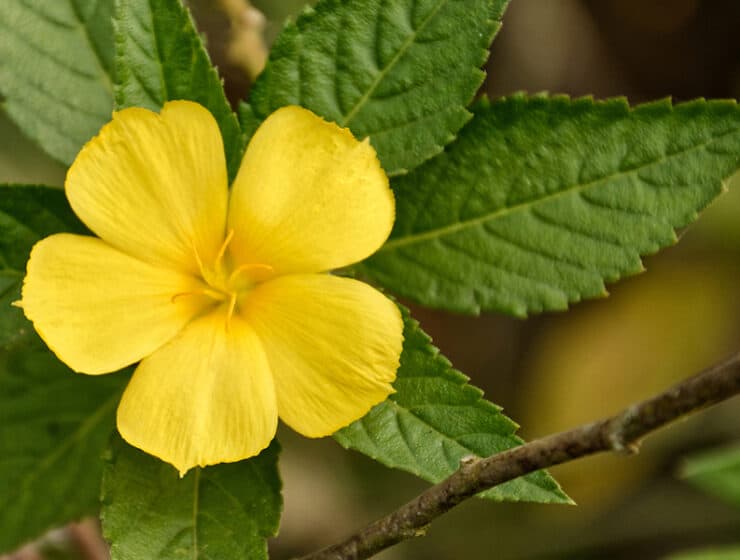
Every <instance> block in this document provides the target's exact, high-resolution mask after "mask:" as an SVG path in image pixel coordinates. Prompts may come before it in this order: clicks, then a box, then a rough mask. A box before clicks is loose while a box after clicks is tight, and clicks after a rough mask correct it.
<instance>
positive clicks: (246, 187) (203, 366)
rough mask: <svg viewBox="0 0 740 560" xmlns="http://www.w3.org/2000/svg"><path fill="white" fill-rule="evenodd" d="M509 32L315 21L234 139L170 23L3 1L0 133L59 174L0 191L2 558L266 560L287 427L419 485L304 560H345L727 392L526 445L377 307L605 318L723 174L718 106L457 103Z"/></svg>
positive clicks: (735, 124) (359, 4) (726, 147)
mask: <svg viewBox="0 0 740 560" xmlns="http://www.w3.org/2000/svg"><path fill="white" fill-rule="evenodd" d="M507 4H508V2H507V1H506V0H469V1H465V2H460V1H445V0H440V1H434V2H422V1H416V0H384V1H381V0H320V1H319V2H318V3H317V4H316V6H315V8H311V9H307V10H305V11H304V12H303V13H302V15H300V16H299V17H298V18H297V19H296V20H295V21H294V22H289V23H288V24H286V26H285V28H284V29H283V30H282V32H281V34H280V36H279V37H278V39H277V40H276V42H275V44H274V46H273V48H272V50H271V53H270V57H269V60H268V62H267V65H266V67H265V69H264V71H263V72H262V73H261V74H260V76H259V77H258V78H257V80H256V82H255V84H254V86H253V88H252V91H251V93H250V96H249V99H248V100H245V101H243V102H242V103H241V104H240V106H239V108H238V111H237V113H234V112H233V111H232V109H231V107H230V105H229V103H228V102H227V100H226V97H225V95H224V91H223V88H222V83H221V79H220V78H219V76H218V74H217V72H216V69H215V68H214V67H213V66H212V65H211V62H210V60H209V58H208V55H207V54H206V51H205V50H204V47H203V44H202V41H201V38H200V36H199V35H198V34H197V32H196V30H195V28H194V25H193V22H192V20H191V18H190V16H189V13H188V11H187V9H186V8H185V7H184V6H183V4H182V3H181V1H180V0H59V1H54V2H50V1H48V0H7V1H4V2H2V3H0V28H2V29H3V30H5V31H3V34H2V35H1V36H0V60H1V61H2V62H0V93H1V94H2V95H3V98H4V103H3V107H4V111H5V113H6V114H7V116H8V117H10V118H11V119H12V120H13V121H14V122H15V123H16V124H17V125H18V127H19V128H20V129H21V130H22V131H23V132H24V133H25V134H26V135H27V136H28V137H29V138H31V139H33V140H34V141H35V142H36V143H37V144H38V145H39V146H40V147H41V148H42V149H44V150H45V151H46V152H47V153H48V154H49V155H51V156H52V157H54V158H55V159H57V160H58V161H60V162H61V163H63V164H65V165H67V166H68V167H69V169H68V172H67V179H66V182H65V184H64V189H63V190H62V189H60V188H58V187H59V185H57V186H38V185H2V186H0V233H2V236H1V237H0V265H1V266H2V268H0V503H2V504H3V507H1V508H0V552H4V551H10V550H13V549H14V548H16V547H18V546H20V545H22V544H23V543H25V542H27V541H29V540H31V539H33V538H35V537H37V536H39V535H40V534H42V533H43V532H44V531H46V530H47V529H50V528H52V527H55V526H58V525H62V524H64V523H67V522H69V521H71V520H75V519H78V518H80V517H82V516H85V515H89V514H93V513H96V512H100V514H101V518H102V524H103V532H104V535H105V537H106V539H107V540H108V541H109V543H110V545H111V556H112V558H113V559H114V560H140V559H142V560H143V559H149V558H160V559H169V558H181V557H188V558H209V559H218V560H230V559H237V558H240V559H242V558H250V559H252V558H254V559H259V558H266V557H267V545H266V539H268V538H269V537H272V536H274V535H275V534H276V533H277V530H278V524H279V519H280V513H281V508H282V501H281V494H280V490H281V483H280V479H279V475H278V454H279V445H278V443H277V441H276V440H274V436H275V432H276V426H277V421H278V418H280V419H281V420H282V421H283V422H285V423H286V424H287V425H289V426H290V427H292V428H293V429H294V430H295V431H297V432H299V433H301V434H303V435H306V436H308V437H323V436H328V435H332V436H333V437H334V438H335V439H336V440H337V441H338V442H339V443H340V444H341V445H342V446H344V447H346V448H348V449H354V450H357V451H359V452H361V453H364V454H366V455H368V456H369V457H371V458H372V459H374V460H376V461H378V462H380V463H382V464H384V465H386V466H388V467H392V468H397V469H401V470H404V471H407V472H410V473H413V474H415V475H417V476H419V477H421V478H423V479H424V480H427V481H430V482H433V483H441V484H440V485H438V486H435V487H433V488H432V489H431V490H429V491H428V493H426V494H424V495H423V496H422V497H421V498H420V499H419V500H417V501H414V502H411V503H410V504H408V506H406V507H405V508H402V509H400V510H398V512H396V513H395V514H393V515H391V516H389V517H388V518H386V519H384V520H381V522H378V523H376V524H375V525H372V526H370V527H369V528H368V529H367V530H366V531H363V532H360V533H358V534H357V535H355V536H353V537H352V538H350V539H349V540H348V541H347V542H346V543H343V544H340V545H337V546H336V547H334V548H333V549H330V550H328V551H325V552H323V553H321V552H320V553H317V554H316V555H314V556H312V557H315V558H364V557H368V556H369V555H371V554H373V553H375V552H377V551H379V550H381V549H382V548H384V547H386V546H390V545H391V544H394V543H396V542H398V541H400V540H402V539H404V538H409V537H410V536H413V535H417V534H420V533H421V532H422V530H423V528H424V526H425V525H426V524H428V523H429V522H430V521H431V520H433V519H434V518H435V517H436V516H438V515H440V514H441V513H443V512H444V511H446V510H447V509H449V508H451V507H453V506H454V505H456V504H457V503H459V502H460V501H462V500H463V499H465V498H467V497H470V496H472V495H476V494H477V495H479V496H480V497H482V498H484V499H492V500H497V501H529V502H536V503H549V504H558V503H569V502H570V499H569V498H568V496H567V495H566V494H565V493H564V492H563V491H562V490H561V488H560V487H559V485H558V484H557V483H556V482H555V481H554V480H553V479H552V478H551V477H550V476H549V475H548V474H547V473H546V472H545V471H543V470H540V469H541V468H543V467H547V466H550V465H552V464H557V463H559V462H563V461H567V460H571V459H574V458H577V457H580V456H583V455H586V454H589V453H594V452H597V451H605V450H624V449H631V448H633V447H634V446H635V445H636V443H635V442H637V441H638V440H639V439H640V438H641V437H642V436H643V435H645V434H647V433H648V432H649V431H650V430H652V429H654V428H656V427H659V426H661V425H662V424H664V423H665V422H667V421H670V420H672V419H674V418H676V417H677V416H679V415H681V414H683V413H686V412H689V411H692V410H694V409H697V408H699V407H701V406H704V405H707V404H712V403H714V402H718V401H719V400H722V399H725V398H729V397H730V396H732V395H734V394H735V393H737V392H738V391H740V381H739V380H738V375H737V370H738V367H737V360H736V359H735V360H730V361H729V362H727V363H726V364H722V365H721V366H719V367H717V368H714V369H711V370H709V371H708V372H707V373H706V374H704V375H702V376H699V377H697V378H695V380H691V381H689V382H687V383H686V384H684V385H681V386H680V387H678V388H677V389H676V390H675V391H672V392H669V393H666V394H665V395H659V396H658V397H656V398H655V399H653V400H651V401H648V402H647V403H644V404H643V405H638V406H636V407H634V408H631V409H629V410H628V411H627V413H625V414H624V415H621V416H620V415H617V416H615V417H612V418H609V419H606V420H604V421H602V422H601V423H596V424H594V425H590V426H586V427H583V428H581V429H576V430H573V431H571V432H567V433H565V434H559V435H557V436H552V437H551V438H545V439H543V440H538V441H537V442H533V443H532V444H529V445H522V443H523V442H522V441H521V440H520V439H519V438H518V437H517V436H516V435H515V431H516V425H515V424H514V423H513V422H512V421H511V420H509V419H508V418H507V417H506V416H505V415H504V414H503V413H502V412H501V410H500V409H499V408H498V407H497V406H496V405H494V404H493V403H491V402H489V401H487V400H485V399H484V398H483V396H482V392H481V391H480V390H478V389H476V388H475V387H473V386H472V385H470V384H469V383H468V380H467V378H466V377H465V376H463V375H462V374H461V373H459V372H458V371H457V370H455V369H453V367H452V366H451V364H450V363H449V362H448V361H447V360H446V359H445V358H444V357H443V356H442V355H440V354H439V352H438V351H437V349H436V348H435V347H434V346H433V345H432V344H431V341H430V339H429V337H428V336H427V335H426V334H425V333H424V332H423V331H422V330H421V327H420V325H419V324H418V323H417V322H416V321H415V320H414V319H413V318H412V317H411V315H410V313H409V312H408V311H407V310H406V309H405V308H403V307H402V306H401V305H400V304H398V303H396V300H395V299H391V298H392V297H393V296H398V297H403V298H406V299H407V300H410V301H413V302H415V303H416V304H418V305H420V306H427V307H430V308H435V309H446V310H452V311H456V312H462V313H470V314H478V313H481V312H491V311H497V312H502V313H507V314H510V315H513V316H516V317H526V316H528V315H530V314H533V313H538V312H542V311H563V310H566V309H567V308H568V307H569V306H570V305H571V304H574V303H576V302H579V301H580V300H583V299H587V298H593V297H598V296H603V295H605V294H606V289H605V283H607V282H615V281H617V280H619V279H620V278H622V277H624V276H627V275H631V274H635V273H637V272H640V271H641V270H642V262H641V259H640V257H641V255H646V254H651V253H654V252H656V251H658V250H659V249H660V248H662V247H665V246H668V245H670V244H672V243H674V242H675V241H676V230H677V229H678V228H683V227H684V226H687V225H688V224H689V223H691V222H692V221H693V220H694V219H695V218H696V216H697V213H698V212H699V211H700V210H702V209H703V208H704V207H706V206H707V205H708V204H709V203H710V202H711V201H712V200H713V199H714V198H715V197H716V196H718V195H719V194H720V193H721V192H722V190H723V186H722V185H723V180H724V179H726V178H727V177H729V176H730V175H731V174H733V173H734V172H735V171H736V170H737V169H738V167H739V166H740V110H738V108H737V105H736V103H735V102H734V101H705V100H696V101H692V102H688V103H683V104H676V105H674V104H673V103H671V102H670V101H668V100H662V101H657V102H653V103H648V104H645V105H640V106H636V107H630V106H629V105H628V104H627V102H626V101H625V100H624V99H611V100H606V101H594V100H593V99H591V98H580V99H570V98H568V97H566V96H561V95H545V94H540V95H526V94H521V93H520V94H513V95H511V96H507V97H504V98H500V99H493V100H489V99H486V98H482V99H478V100H473V98H474V96H475V93H476V90H477V89H478V87H479V86H480V84H481V82H482V79H483V72H482V71H481V70H480V67H481V65H482V64H483V63H484V61H485V59H486V56H487V49H488V47H489V45H490V43H491V41H492V40H493V38H494V36H495V35H496V32H497V31H498V29H499V28H500V25H501V20H502V18H503V15H504V11H505V9H506V7H507ZM42 38H43V39H42ZM382 292H386V294H387V295H386V294H384V293H382ZM135 364H138V365H135ZM129 366H132V367H129ZM116 370H120V371H116ZM74 372H80V373H84V374H90V375H84V376H80V375H75V373H74ZM112 372H116V373H114V374H112V375H100V374H107V373H112ZM119 436H120V437H119ZM485 458H490V459H485ZM448 477H449V478H448ZM320 513H321V512H317V514H320Z"/></svg>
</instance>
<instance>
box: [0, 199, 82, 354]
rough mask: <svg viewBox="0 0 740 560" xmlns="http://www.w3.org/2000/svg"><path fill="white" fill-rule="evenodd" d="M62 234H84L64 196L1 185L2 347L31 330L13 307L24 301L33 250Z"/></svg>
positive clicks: (0, 278)
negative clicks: (45, 239) (23, 287)
mask: <svg viewBox="0 0 740 560" xmlns="http://www.w3.org/2000/svg"><path fill="white" fill-rule="evenodd" d="M60 231H67V232H74V233H83V232H85V231H86V229H85V226H83V225H82V223H81V222H80V221H79V220H78V219H77V217H76V216H75V215H74V214H73V213H72V209H71V208H70V207H69V204H68V203H67V199H66V198H65V196H64V193H63V192H62V191H61V190H59V189H55V188H51V187H42V186H31V185H0V347H2V346H3V345H7V344H10V343H11V342H12V341H13V340H15V339H16V338H18V337H19V336H24V335H25V334H26V333H27V331H28V330H29V329H30V326H29V324H28V322H27V321H26V319H25V318H24V317H23V313H22V312H21V311H20V310H19V309H16V308H14V307H11V306H10V304H11V303H12V302H14V301H16V300H18V299H20V285H21V282H22V281H23V276H24V274H25V269H26V261H27V260H28V255H29V253H30V252H31V247H32V246H33V244H34V243H36V241H38V240H40V239H41V238H43V237H46V236H48V235H51V234H52V233H57V232H60Z"/></svg>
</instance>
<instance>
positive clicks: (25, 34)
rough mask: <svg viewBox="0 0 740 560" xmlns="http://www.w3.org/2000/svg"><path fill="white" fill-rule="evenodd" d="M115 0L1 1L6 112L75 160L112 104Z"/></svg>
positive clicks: (61, 156)
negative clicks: (113, 10) (112, 18)
mask: <svg viewBox="0 0 740 560" xmlns="http://www.w3.org/2000/svg"><path fill="white" fill-rule="evenodd" d="M112 9H113V0H54V1H53V2H49V1H48V0H5V1H3V2H0V94H1V95H2V96H3V97H4V101H3V107H4V109H5V111H6V112H7V114H8V116H9V117H10V118H11V119H12V120H13V121H15V123H16V124H17V125H18V126H19V127H20V129H21V130H22V131H23V132H24V133H25V134H26V135H27V136H28V137H29V138H31V139H32V140H34V141H35V142H36V143H37V144H38V145H39V146H41V147H42V148H43V149H44V150H45V151H46V152H47V153H48V154H49V155H51V156H52V157H53V158H55V159H57V160H58V161H60V162H62V163H64V164H70V163H71V162H72V160H73V159H74V157H75V156H76V155H77V152H78V151H79V150H80V148H81V147H82V146H83V144H84V143H85V142H87V141H88V140H89V139H90V138H92V137H93V136H94V135H95V134H97V132H98V130H99V129H100V127H101V126H102V125H103V124H104V123H105V122H107V121H109V120H110V116H111V111H112V109H113V86H112V80H111V75H112V71H113V64H112V60H113V33H112V24H111V13H112Z"/></svg>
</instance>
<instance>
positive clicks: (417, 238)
mask: <svg viewBox="0 0 740 560" xmlns="http://www.w3.org/2000/svg"><path fill="white" fill-rule="evenodd" d="M738 131H740V128H735V129H732V130H730V131H728V132H725V133H723V134H720V135H718V136H715V137H713V138H711V139H710V140H707V141H706V142H702V143H700V144H695V145H693V146H691V147H689V148H685V149H683V150H679V151H676V152H672V153H671V154H668V155H664V156H661V157H660V158H658V159H656V160H653V161H650V162H648V163H645V164H642V165H638V166H637V167H633V168H632V169H628V170H626V171H617V172H616V173H612V174H611V175H607V176H605V177H601V178H599V179H596V180H594V181H589V182H588V183H579V184H575V185H571V186H568V187H565V188H564V189H562V190H559V191H557V192H554V193H552V194H548V195H546V196H543V197H541V198H537V199H535V200H528V201H526V202H522V203H520V204H515V205H513V206H508V207H504V208H499V209H498V210H494V211H493V212H488V213H486V214H483V215H481V216H478V217H476V218H471V219H469V220H463V221H460V222H455V223H452V224H449V225H447V226H444V227H440V228H435V229H431V230H427V231H423V232H421V233H415V234H411V235H406V236H403V237H397V238H395V239H391V240H390V241H388V242H387V243H386V244H385V245H383V247H381V248H380V249H379V250H378V253H382V252H385V251H394V250H396V249H399V248H402V247H405V246H407V245H412V244H415V243H420V242H423V241H427V240H430V239H436V238H439V237H444V236H447V235H451V234H453V233H457V232H458V231H461V230H464V229H468V228H472V227H475V226H478V225H480V224H482V223H484V222H488V221H492V220H495V219H498V218H502V217H504V216H507V215H509V214H513V213H514V212H518V211H525V210H529V209H530V208H532V207H533V206H535V205H537V204H542V203H545V202H548V201H550V200H555V199H557V198H560V197H562V196H565V195H568V194H571V193H573V192H579V191H581V192H582V191H586V190H588V189H591V188H593V187H595V186H598V185H601V184H603V183H607V182H609V181H612V180H615V179H620V178H623V177H628V176H630V175H633V174H635V173H639V172H640V171H643V170H645V169H647V168H649V167H652V166H655V165H660V164H661V163H664V162H666V161H668V160H670V159H673V158H676V157H680V156H683V155H685V154H687V153H690V152H693V151H697V150H701V149H704V148H706V147H707V146H709V145H711V144H713V143H715V142H717V141H719V140H721V139H723V138H725V137H726V136H731V135H733V134H737V133H738Z"/></svg>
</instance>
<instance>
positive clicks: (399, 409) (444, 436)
mask: <svg viewBox="0 0 740 560" xmlns="http://www.w3.org/2000/svg"><path fill="white" fill-rule="evenodd" d="M387 403H388V404H389V405H390V406H391V407H393V408H394V409H395V410H396V414H400V413H401V412H406V413H407V414H409V415H410V416H412V417H413V418H414V419H416V420H417V421H418V422H420V423H422V424H423V425H424V426H427V427H428V428H429V429H430V430H432V431H433V432H434V433H436V434H438V435H439V436H440V439H443V440H445V441H448V442H451V443H454V444H455V445H459V446H460V447H462V448H463V449H465V450H466V451H469V452H470V453H471V454H473V455H475V456H476V457H480V455H478V454H477V453H476V452H475V451H473V450H472V449H471V448H470V447H468V446H467V445H463V444H462V443H460V442H459V441H458V440H457V439H455V438H454V437H452V436H450V435H448V434H445V433H444V432H441V431H439V430H438V429H437V428H435V427H434V426H433V425H431V424H430V423H429V422H427V421H426V420H424V419H422V418H419V417H418V416H417V415H416V414H414V413H413V412H412V411H411V410H410V409H408V408H405V407H403V406H401V405H400V404H398V403H397V402H395V401H393V400H388V401H387ZM467 407H469V408H475V407H476V405H475V404H471V405H467ZM399 432H400V430H399ZM472 433H474V432H471V434H472ZM479 433H481V434H485V435H493V434H491V432H479ZM465 435H470V434H465ZM495 435H497V436H501V437H510V438H515V439H519V438H518V437H517V436H515V435H513V434H508V435H502V434H495ZM402 437H403V438H404V442H405V441H406V438H405V437H404V436H403V435H402ZM481 458H483V457H481ZM414 461H417V462H418V460H417V459H416V457H414ZM414 474H415V475H416V476H422V475H421V471H420V470H418V469H417V472H415V473H414ZM521 479H522V480H525V477H521ZM525 482H527V484H532V485H533V486H535V487H537V488H539V489H540V490H544V491H545V492H549V493H552V494H554V492H553V491H552V490H551V489H549V488H545V487H543V486H540V485H539V484H537V483H535V482H532V481H531V480H528V479H526V480H525ZM486 492H488V490H486Z"/></svg>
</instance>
